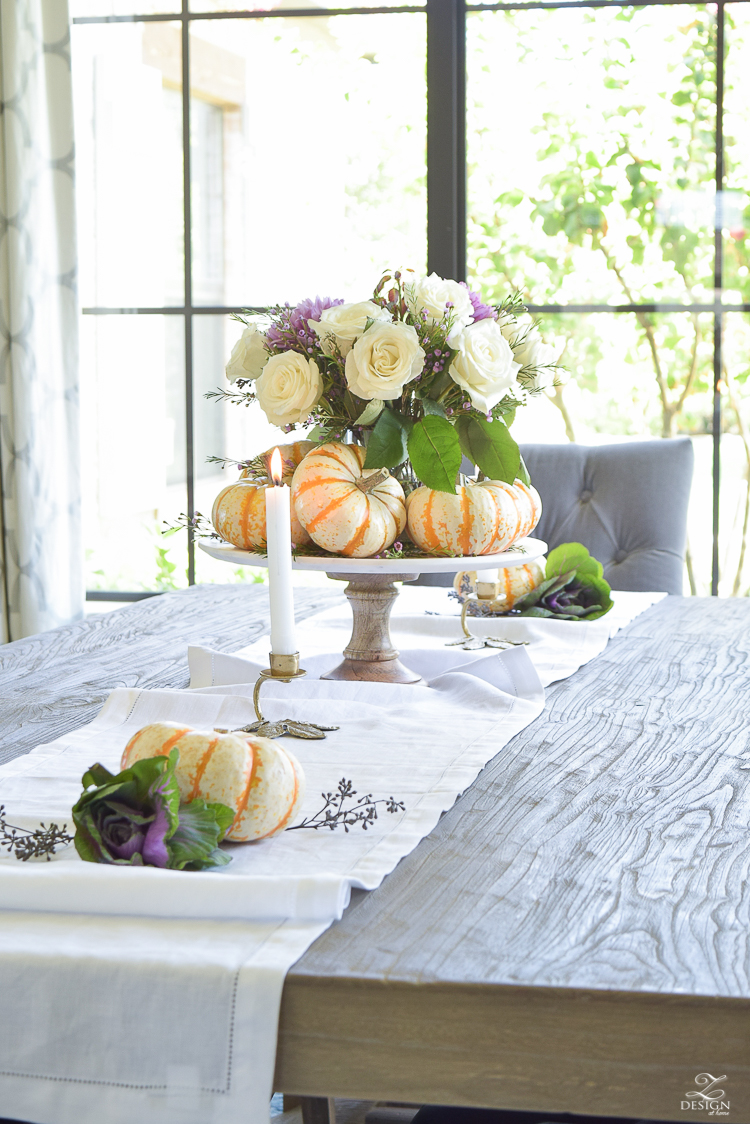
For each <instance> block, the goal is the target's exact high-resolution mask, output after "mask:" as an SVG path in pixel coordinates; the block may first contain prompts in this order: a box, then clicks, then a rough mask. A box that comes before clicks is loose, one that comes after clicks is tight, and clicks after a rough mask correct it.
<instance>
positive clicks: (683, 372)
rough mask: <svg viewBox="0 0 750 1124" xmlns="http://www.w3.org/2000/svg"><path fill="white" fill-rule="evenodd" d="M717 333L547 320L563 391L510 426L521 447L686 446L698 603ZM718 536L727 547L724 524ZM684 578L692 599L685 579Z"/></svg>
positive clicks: (611, 320) (707, 571)
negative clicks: (691, 454)
mask: <svg viewBox="0 0 750 1124" xmlns="http://www.w3.org/2000/svg"><path fill="white" fill-rule="evenodd" d="M712 324H713V318H712V316H711V315H710V314H707V313H704V314H701V315H697V316H693V315H690V314H689V313H674V314H659V315H648V316H642V317H641V318H640V319H639V318H638V317H637V316H636V315H635V314H634V313H627V314H626V313H598V314H597V313H594V314H590V315H573V314H569V313H568V314H565V315H556V316H545V317H544V320H543V324H542V328H543V333H544V336H545V338H546V339H549V340H550V341H551V342H552V341H554V342H555V343H556V344H557V346H558V348H559V352H560V353H561V360H560V362H561V364H562V365H563V367H564V370H561V371H559V372H558V374H557V380H556V381H557V382H558V383H559V384H560V385H558V386H548V387H547V388H546V389H545V390H544V391H543V392H542V393H541V394H540V395H538V396H537V397H534V398H532V399H531V400H530V402H529V405H528V406H527V407H526V408H525V409H522V410H519V411H518V413H517V415H516V420H515V422H514V424H513V434H514V436H515V438H516V440H518V441H521V442H524V441H528V442H535V441H536V442H538V441H541V442H545V441H549V442H564V441H567V440H570V441H576V442H579V443H580V444H583V445H606V444H609V443H614V442H621V441H629V440H639V441H644V440H648V439H649V438H654V439H659V438H661V437H662V436H683V435H687V436H690V437H691V438H692V441H693V448H694V450H695V474H694V476H693V489H692V494H691V501H690V515H689V525H688V526H689V530H688V548H689V559H690V567H691V570H692V575H693V579H692V580H693V583H694V586H695V591H696V592H697V593H699V594H701V595H707V594H708V593H710V591H711V535H712V490H711V458H712V437H711V425H712V405H713V390H712V388H713V334H712ZM550 381H552V380H550ZM662 393H663V395H664V400H663V399H662ZM722 535H723V538H722V542H723V543H728V541H729V538H728V536H729V535H731V527H730V526H729V525H728V524H727V525H726V526H725V527H724V528H723V529H722ZM685 578H686V580H685V592H686V593H688V592H690V577H689V573H686V575H685Z"/></svg>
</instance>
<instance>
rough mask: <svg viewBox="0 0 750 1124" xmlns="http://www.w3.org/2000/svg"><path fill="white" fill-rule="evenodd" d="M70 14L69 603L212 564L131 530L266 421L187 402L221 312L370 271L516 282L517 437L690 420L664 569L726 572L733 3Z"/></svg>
mask: <svg viewBox="0 0 750 1124" xmlns="http://www.w3.org/2000/svg"><path fill="white" fill-rule="evenodd" d="M73 7H74V19H73V23H74V30H73V60H74V61H73V65H74V81H75V89H76V114H77V133H78V136H77V153H78V191H79V212H80V221H79V228H80V245H81V293H82V304H83V317H82V340H83V348H82V354H83V380H82V381H83V403H84V460H85V464H86V469H87V471H86V474H85V475H86V489H87V491H86V496H85V508H86V511H87V519H86V523H87V525H86V534H87V545H88V553H89V569H90V582H91V585H92V587H93V586H97V587H98V588H92V589H91V590H90V592H89V594H88V596H89V599H91V600H107V599H109V600H113V601H117V600H126V599H132V598H135V597H138V596H145V595H148V594H149V593H151V592H159V591H161V590H163V589H168V588H173V587H178V586H181V585H184V584H188V583H190V584H192V583H193V582H195V581H202V580H226V578H227V573H226V567H224V566H221V564H220V563H215V564H214V563H212V562H211V560H207V559H206V558H205V556H204V555H203V554H202V552H200V551H198V552H196V550H195V549H194V543H193V542H192V541H190V540H189V539H187V536H186V535H184V534H183V535H180V536H175V537H174V538H173V539H166V540H164V539H162V537H161V536H160V534H159V531H160V527H161V525H162V521H163V520H167V521H170V520H172V519H174V518H175V517H176V515H177V514H178V513H179V512H183V511H187V512H190V513H192V512H193V511H195V510H196V509H197V510H201V511H204V512H207V510H208V509H210V502H211V499H212V497H213V495H214V494H215V493H216V492H217V491H218V490H219V487H220V486H221V484H222V482H223V480H224V478H223V477H222V476H221V474H220V470H219V469H217V467H216V466H215V465H214V464H212V463H210V462H208V461H207V457H208V456H209V455H214V456H217V455H218V456H222V455H225V456H230V457H231V456H234V457H242V456H246V455H247V454H248V453H249V452H254V451H257V449H259V448H262V447H265V446H266V445H267V444H270V443H271V442H272V441H273V440H274V439H276V437H277V434H276V431H275V430H272V429H271V427H269V426H266V425H265V423H264V422H263V420H262V418H261V417H260V416H253V415H254V414H256V412H254V411H244V410H237V409H236V408H233V407H219V406H217V405H215V404H214V403H208V402H206V401H205V400H204V398H203V395H204V393H205V392H206V391H207V390H210V389H212V388H213V387H215V386H217V385H220V383H221V380H222V373H223V367H224V363H225V362H226V359H227V357H228V354H229V351H230V350H231V345H232V343H233V341H234V338H235V337H236V335H237V334H238V330H237V327H236V326H234V327H233V326H232V323H231V321H230V319H229V314H231V313H232V312H233V311H238V310H239V309H241V308H243V307H255V308H258V309H262V308H263V307H265V306H267V305H268V304H271V303H276V302H278V301H282V302H283V301H285V300H289V301H295V300H298V299H300V298H302V297H304V296H311V295H314V294H315V293H321V295H322V294H324V293H325V294H326V295H327V294H328V293H330V294H331V295H336V296H348V295H352V294H354V293H357V292H367V290H368V289H369V288H371V286H372V284H373V283H374V280H375V279H376V278H377V276H378V275H379V272H380V270H381V268H382V267H383V266H385V265H387V264H408V265H411V266H413V267H414V268H416V269H421V268H427V269H429V270H433V269H434V270H435V271H437V272H438V273H441V274H443V275H446V276H451V277H455V278H457V279H464V278H466V279H468V280H469V281H474V282H476V283H477V285H478V286H481V288H482V290H483V291H484V292H486V293H488V294H491V295H497V296H500V295H501V294H502V293H504V292H505V291H507V289H508V287H509V286H518V287H520V288H522V289H523V290H524V292H525V295H526V299H527V301H528V302H529V306H530V308H531V310H532V311H533V312H534V313H535V314H536V313H538V314H539V315H541V316H542V317H543V320H544V326H545V331H546V333H547V335H551V336H552V337H553V338H555V339H556V340H558V341H559V343H560V349H561V350H562V351H563V360H562V361H563V363H564V364H565V366H566V367H567V368H568V370H569V376H566V377H565V378H564V379H563V380H561V382H562V385H560V386H559V387H557V388H550V389H549V391H548V393H547V394H546V395H545V396H543V398H542V400H540V401H539V402H537V403H535V404H534V405H533V407H531V408H530V409H529V410H528V412H527V416H526V417H525V418H524V420H523V422H522V423H521V425H522V427H524V428H522V429H521V430H520V432H519V433H518V436H519V437H520V438H521V439H524V438H525V439H532V438H535V437H538V436H540V435H541V436H542V438H543V439H544V437H545V435H546V434H549V436H550V438H551V439H565V438H566V436H567V437H575V438H576V439H578V440H583V441H591V440H612V439H616V440H617V439H627V438H628V437H633V436H637V437H643V436H654V437H659V436H661V435H669V434H672V433H689V434H690V435H691V436H693V438H694V443H695V445H696V452H697V456H698V463H697V475H696V489H695V501H694V515H691V542H690V562H691V571H690V581H691V583H692V584H693V587H694V591H697V592H709V591H710V592H713V593H716V592H719V591H721V592H722V593H728V592H729V593H731V592H734V593H738V592H739V593H744V592H746V590H745V588H744V583H745V580H746V579H745V578H744V572H745V538H746V536H747V533H748V523H749V522H750V520H749V519H748V511H750V505H749V503H748V484H747V480H748V477H749V476H750V472H749V471H748V469H749V468H750V441H749V440H748V438H747V433H746V428H745V422H744V401H745V380H746V377H747V374H748V359H747V355H748V354H749V353H750V347H747V348H746V346H745V345H746V343H748V341H750V322H749V321H748V316H747V314H748V313H749V312H750V275H749V274H748V268H749V267H750V255H748V254H747V252H746V249H745V233H744V226H745V222H746V221H747V220H748V219H749V218H750V210H748V208H747V203H748V200H747V197H746V195H745V187H746V185H747V181H748V177H749V176H750V151H746V148H748V145H747V141H746V140H745V136H746V135H747V134H748V130H747V128H746V125H747V121H746V116H747V110H746V108H745V107H746V106H747V105H748V104H750V99H749V98H748V97H747V94H748V93H750V90H747V89H746V87H747V86H748V85H750V82H748V80H747V79H746V78H745V72H746V71H748V72H750V67H748V66H747V65H746V61H747V57H748V56H747V52H746V50H745V43H746V41H747V36H746V33H745V30H746V28H747V27H748V24H749V23H750V3H749V2H748V0H731V2H729V0H719V2H718V3H715V4H711V5H706V4H696V3H692V2H687V0H676V2H675V0H672V2H669V3H665V2H663V0H650V2H648V3H646V2H644V3H639V4H632V3H630V4H624V3H621V2H620V0H585V2H584V0H561V2H560V3H554V2H546V0H538V2H532V3H515V4H513V3H511V4H479V5H471V4H470V5H464V4H463V3H461V2H459V0H427V3H426V4H424V5H419V4H415V5H402V4H393V5H383V4H374V5H372V6H370V5H360V6H357V7H344V6H341V7H335V6H330V7H320V8H318V7H315V8H313V7H309V8H294V7H291V6H289V7H283V6H280V7H275V8H273V9H265V10H262V11H242V10H239V9H233V8H232V7H231V5H230V4H228V3H227V2H226V0H211V2H208V0H204V3H200V0H192V3H189V2H188V0H150V4H145V3H144V2H143V0H141V2H140V3H139V2H138V0H75V3H74V5H73ZM743 60H744V61H743ZM746 259H748V260H746ZM722 404H723V405H724V408H723V409H722ZM257 414H258V415H259V412H257ZM722 415H723V417H722ZM517 425H518V423H517ZM722 425H723V426H724V429H725V431H726V433H725V438H724V441H723V442H722ZM722 474H723V475H722ZM722 480H723V482H724V487H723V489H722V491H721V494H720V490H719V484H720V481H722ZM720 516H721V518H720ZM186 539H187V541H186ZM247 576H248V575H247V573H246V572H245V571H238V572H237V574H236V577H237V579H238V580H241V579H243V578H245V579H246V578H247ZM720 578H721V579H722V582H723V584H722V586H721V587H720V585H719V582H720ZM747 581H748V582H750V574H749V575H748V579H747ZM727 583H729V586H730V587H728V585H727Z"/></svg>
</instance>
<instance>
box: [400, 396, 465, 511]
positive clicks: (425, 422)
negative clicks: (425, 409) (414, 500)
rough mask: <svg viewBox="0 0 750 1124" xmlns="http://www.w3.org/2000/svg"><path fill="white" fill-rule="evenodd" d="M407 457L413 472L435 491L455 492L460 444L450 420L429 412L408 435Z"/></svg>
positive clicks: (459, 464) (459, 465)
mask: <svg viewBox="0 0 750 1124" xmlns="http://www.w3.org/2000/svg"><path fill="white" fill-rule="evenodd" d="M408 450H409V459H410V460H411V464H412V468H413V469H414V471H415V473H416V474H417V476H418V477H419V479H420V480H421V481H422V483H423V484H425V485H426V486H427V487H428V488H433V489H434V490H435V491H436V492H455V490H456V476H457V475H458V470H459V469H460V467H461V445H460V443H459V440H458V434H457V433H456V431H455V429H454V428H453V426H452V425H451V423H450V422H449V421H447V420H446V419H445V418H439V417H436V416H435V415H429V416H428V417H426V418H422V420H421V421H418V422H417V423H416V425H415V426H414V428H413V429H412V431H411V434H410V435H409V441H408Z"/></svg>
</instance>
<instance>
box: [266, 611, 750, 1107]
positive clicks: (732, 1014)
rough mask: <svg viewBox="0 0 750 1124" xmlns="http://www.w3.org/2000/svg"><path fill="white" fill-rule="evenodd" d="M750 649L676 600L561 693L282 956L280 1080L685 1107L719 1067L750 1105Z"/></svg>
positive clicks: (721, 621)
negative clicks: (299, 950)
mask: <svg viewBox="0 0 750 1124" xmlns="http://www.w3.org/2000/svg"><path fill="white" fill-rule="evenodd" d="M749 650H750V602H748V601H745V600H736V601H728V600H727V601H720V600H708V599H706V600H696V599H685V600H683V599H681V598H669V599H668V600H667V601H665V602H662V603H661V604H660V605H658V606H656V607H655V608H653V609H651V610H650V611H649V612H648V613H646V614H644V615H643V616H641V617H639V618H637V620H636V621H635V622H634V623H633V624H632V625H630V626H629V627H628V628H627V629H625V630H623V631H622V632H621V633H619V634H618V636H617V637H615V639H614V640H613V641H612V642H611V643H610V645H609V647H608V648H607V650H606V652H605V653H604V654H603V655H601V656H600V657H598V658H597V659H595V660H593V661H592V662H591V663H590V664H588V665H587V666H586V667H584V668H582V669H581V670H579V671H578V672H577V673H576V674H575V675H574V676H572V677H571V678H570V679H568V680H565V681H563V682H561V683H559V684H557V685H555V686H553V687H552V688H550V689H549V690H548V705H547V707H546V709H545V711H544V713H543V714H542V715H541V716H540V717H539V718H538V719H537V720H536V722H534V723H533V724H532V725H531V726H529V727H528V728H527V729H526V730H524V731H523V732H522V733H521V734H519V735H518V736H517V737H516V738H515V739H513V741H511V742H510V743H509V744H508V745H507V746H506V747H505V749H504V750H503V751H502V752H501V753H500V754H499V755H498V757H497V758H495V759H494V760H493V761H492V762H491V763H490V764H489V765H488V766H487V768H486V769H485V770H484V771H483V773H482V774H481V775H480V777H479V778H478V779H477V781H476V782H475V784H474V785H472V787H471V788H470V789H469V790H468V791H467V792H466V793H465V794H464V795H463V797H462V798H461V799H460V800H458V801H457V803H456V804H455V805H454V807H453V808H452V809H451V810H450V811H449V812H448V813H446V815H445V816H444V817H443V819H442V820H441V823H440V824H439V825H438V827H437V828H436V829H435V830H434V831H433V832H432V834H431V835H430V836H429V837H428V838H426V839H425V840H423V841H422V843H421V844H420V845H419V847H417V848H416V850H415V851H413V852H412V854H411V855H409V856H408V857H407V858H405V859H404V860H403V861H402V862H401V863H400V864H399V866H398V868H397V869H396V871H395V872H394V873H393V874H391V875H390V876H389V878H388V879H387V880H386V881H385V883H384V884H383V885H382V886H381V888H380V889H379V890H377V891H375V892H374V893H372V894H367V895H363V896H361V899H360V900H359V901H358V902H357V903H356V905H355V906H354V907H353V908H350V910H349V911H348V913H347V914H346V915H345V917H344V918H343V920H342V921H341V922H340V923H338V924H337V925H335V926H333V927H332V928H331V929H330V930H329V931H328V932H327V933H325V934H324V935H323V936H322V937H321V938H320V939H319V940H318V941H317V942H316V943H315V944H314V945H313V946H312V948H311V949H310V950H309V951H308V952H307V953H306V955H305V956H304V957H303V958H302V959H301V960H300V961H299V963H298V964H297V965H296V966H295V967H294V968H293V969H292V971H291V973H290V975H289V976H288V978H287V983H286V987H285V990H284V1000H283V1005H282V1012H281V1023H280V1029H279V1052H278V1058H277V1080H276V1084H277V1087H278V1088H280V1089H282V1090H283V1091H285V1092H290V1093H291V1092H306V1093H311V1094H326V1095H334V1096H357V1097H362V1098H363V1099H379V1098H386V1097H388V1098H391V1099H394V1100H403V1101H424V1100H427V1101H432V1102H437V1103H450V1104H465V1105H485V1106H497V1107H513V1108H525V1109H541V1110H549V1111H551V1110H558V1111H573V1112H588V1113H602V1114H605V1113H606V1114H611V1115H620V1116H644V1117H649V1118H651V1119H665V1120H679V1119H682V1118H683V1117H684V1115H685V1111H683V1110H682V1109H681V1107H680V1104H681V1101H684V1100H685V1095H686V1093H687V1091H689V1090H693V1089H695V1088H696V1086H695V1085H694V1084H692V1082H693V1079H694V1078H695V1076H696V1074H698V1073H700V1072H702V1071H708V1072H710V1073H711V1074H713V1075H714V1076H717V1077H718V1076H721V1075H723V1074H726V1075H727V1082H726V1083H725V1084H726V1087H727V1088H726V1091H727V1099H728V1100H729V1101H730V1104H731V1109H730V1116H729V1119H730V1120H731V1121H735V1122H736V1121H744V1122H747V1121H750V979H749V976H750V964H749V961H748V950H749V947H750V916H749V913H750V891H749V888H748V886H749V882H750V879H749V878H748V875H749V874H750V831H749V830H748V824H749V823H750V771H749V770H750V750H749V747H748V737H749V736H750V727H749V725H748V720H747V719H748V706H749V700H750V661H749V660H748V651H749ZM426 752H429V745H426ZM691 1111H692V1110H691ZM692 1115H693V1116H695V1115H696V1114H695V1112H692ZM699 1115H700V1114H699ZM703 1115H704V1116H705V1112H704V1113H703Z"/></svg>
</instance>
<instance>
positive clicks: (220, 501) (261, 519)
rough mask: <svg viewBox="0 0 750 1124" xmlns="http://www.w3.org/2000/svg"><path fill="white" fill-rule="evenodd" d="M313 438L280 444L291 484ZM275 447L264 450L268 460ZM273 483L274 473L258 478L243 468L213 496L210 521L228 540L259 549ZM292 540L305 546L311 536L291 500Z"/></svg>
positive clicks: (287, 481) (263, 541)
mask: <svg viewBox="0 0 750 1124" xmlns="http://www.w3.org/2000/svg"><path fill="white" fill-rule="evenodd" d="M314 448H315V442H314V441H295V442H294V444H293V445H280V446H279V452H280V453H281V457H282V462H283V465H284V471H283V480H284V483H285V484H290V483H291V480H292V476H293V475H294V470H295V469H296V467H297V465H298V464H299V463H300V461H302V460H303V459H304V457H305V456H306V455H307V453H309V452H310V450H311V449H314ZM272 452H273V450H272V449H268V450H266V452H265V453H263V454H262V459H263V460H264V461H265V462H266V464H268V462H269V460H270V457H271V453H272ZM269 487H271V477H270V474H267V475H266V477H265V478H262V477H261V478H260V479H259V478H258V476H257V474H256V473H255V472H254V471H253V470H252V469H249V468H246V469H244V470H243V472H242V474H241V476H240V478H239V480H234V481H233V482H232V483H231V484H227V485H226V487H225V488H222V490H221V491H220V492H219V494H218V496H217V497H216V499H215V500H214V506H213V510H212V512H211V522H212V523H213V525H214V527H215V528H216V531H217V533H218V534H219V535H221V537H222V538H223V539H224V540H225V541H226V542H230V543H232V544H233V545H234V546H239V547H241V548H242V549H243V550H257V549H258V548H259V547H260V548H265V545H266V488H269ZM292 542H293V543H294V544H295V546H302V545H303V544H304V543H308V542H310V536H309V535H308V534H307V533H306V531H305V529H304V527H303V526H302V524H301V523H300V521H299V519H298V518H297V515H296V512H295V510H294V504H292Z"/></svg>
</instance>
